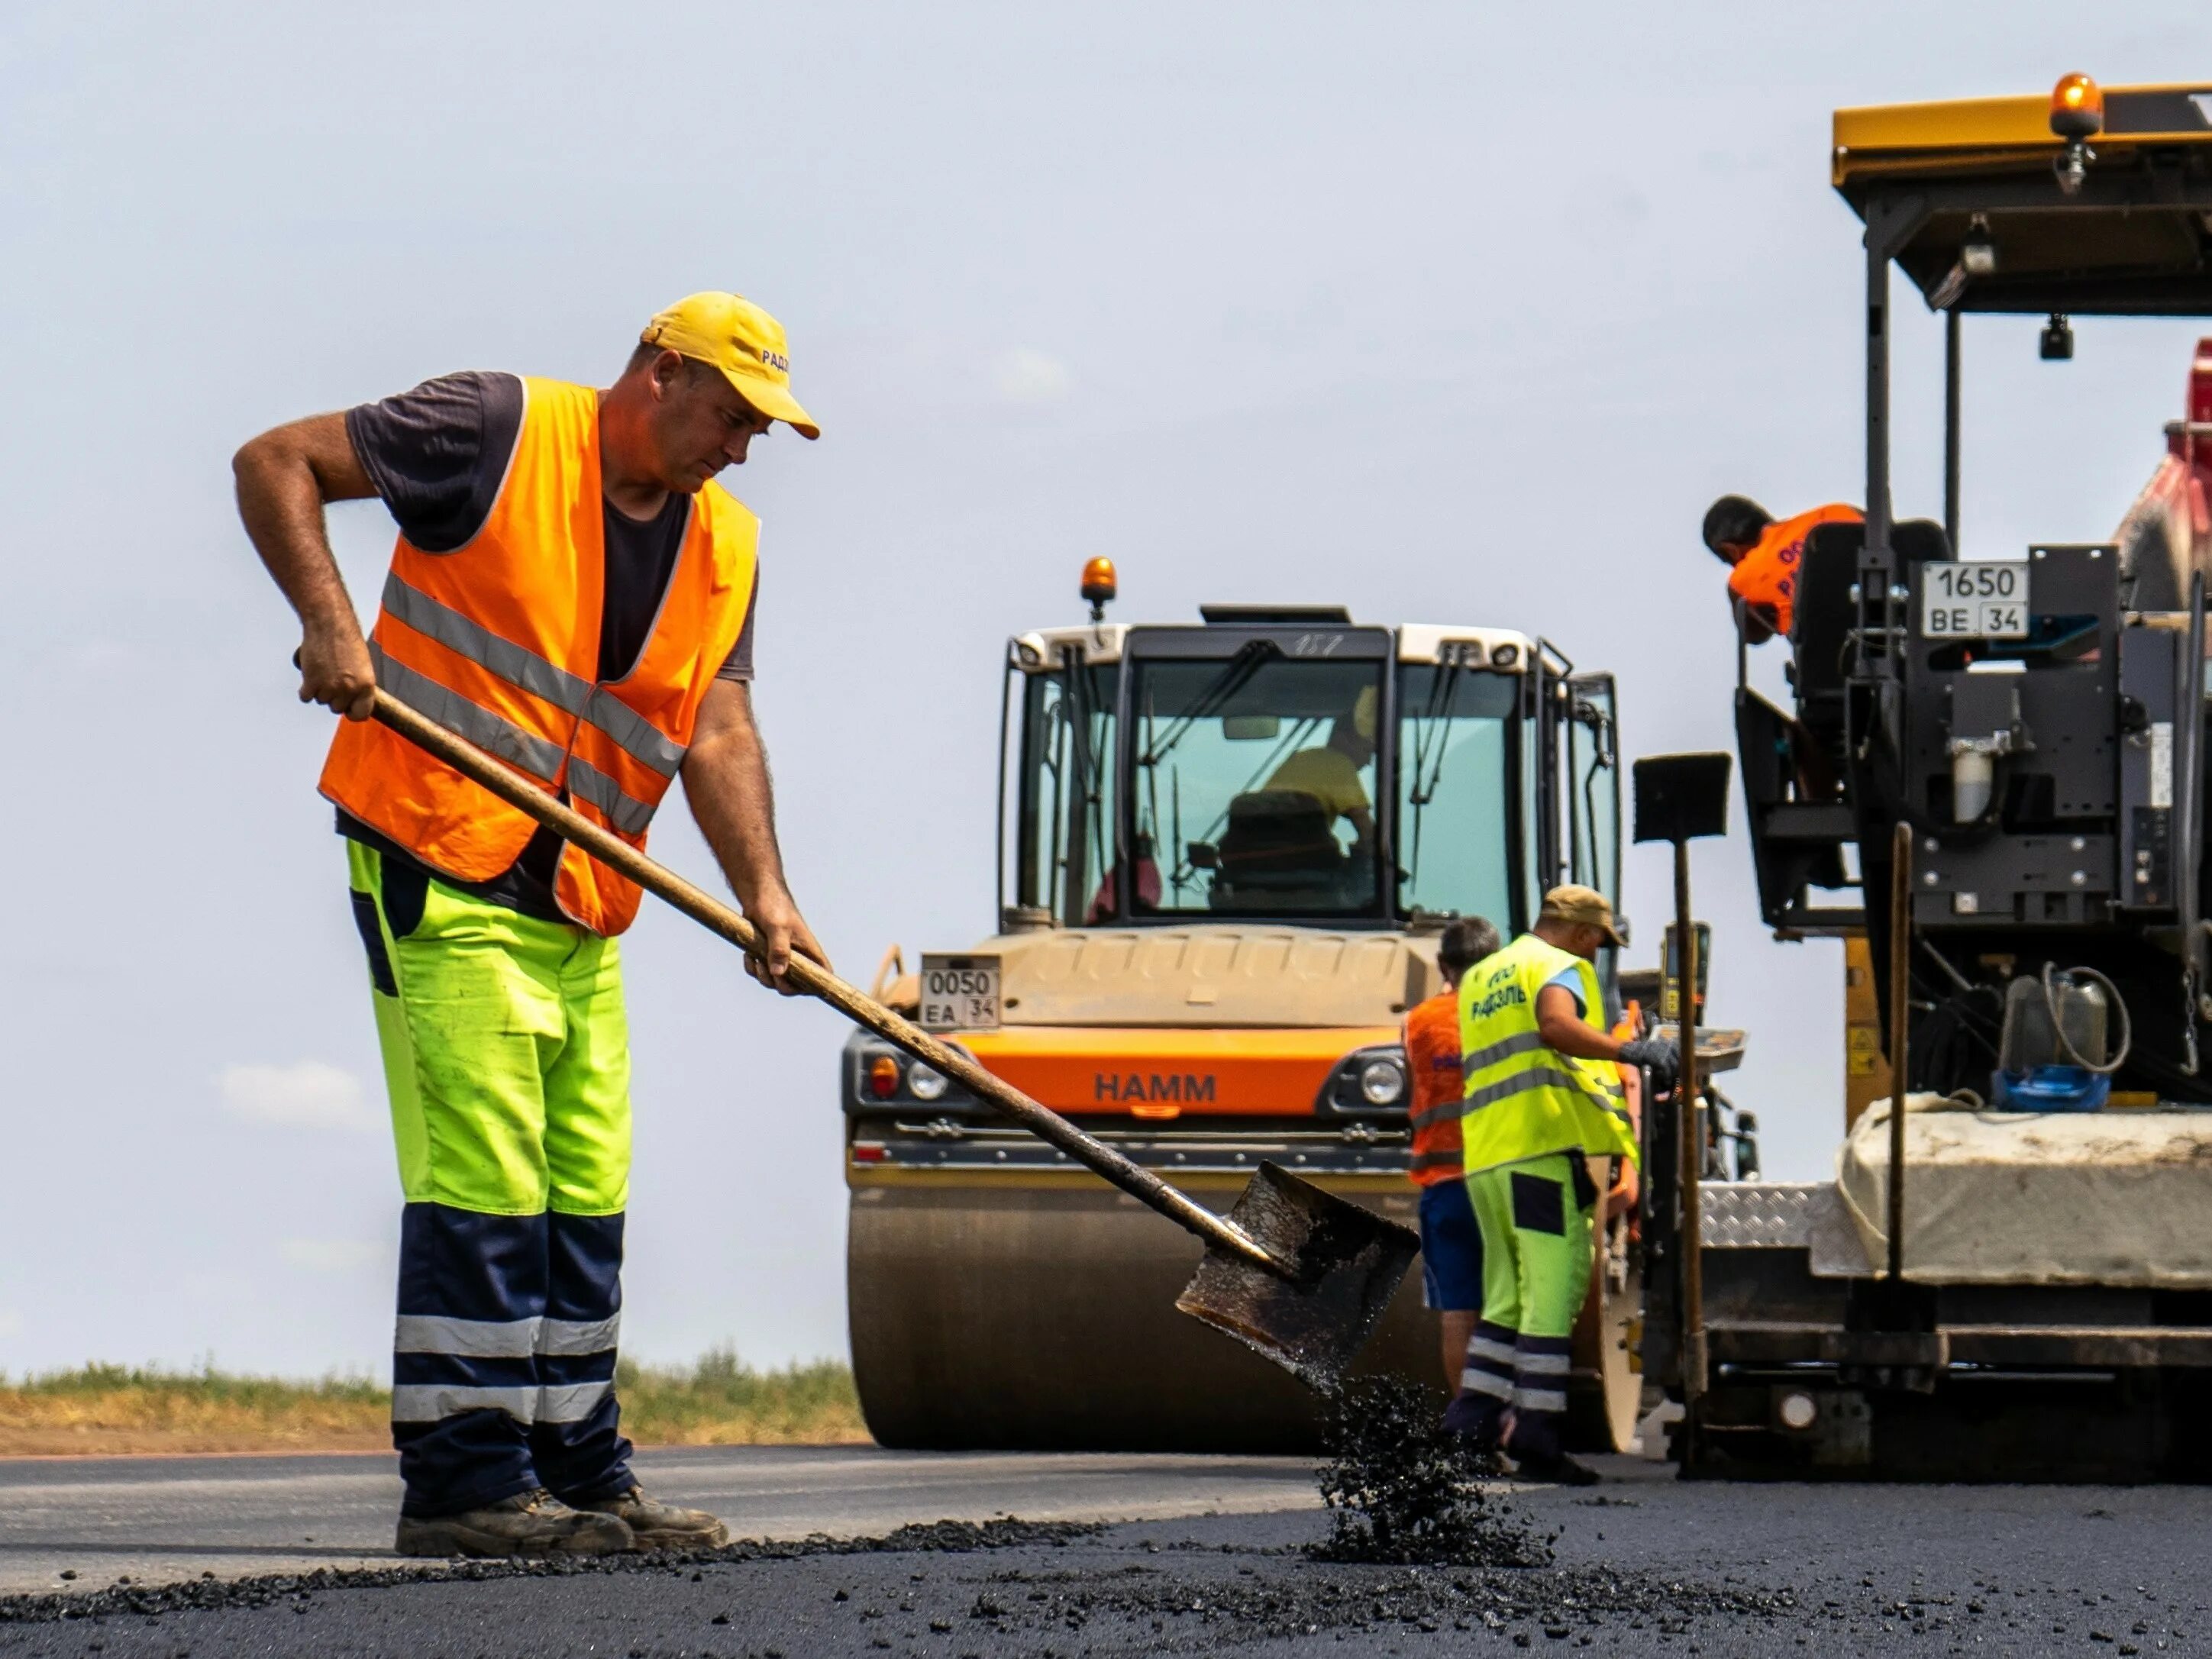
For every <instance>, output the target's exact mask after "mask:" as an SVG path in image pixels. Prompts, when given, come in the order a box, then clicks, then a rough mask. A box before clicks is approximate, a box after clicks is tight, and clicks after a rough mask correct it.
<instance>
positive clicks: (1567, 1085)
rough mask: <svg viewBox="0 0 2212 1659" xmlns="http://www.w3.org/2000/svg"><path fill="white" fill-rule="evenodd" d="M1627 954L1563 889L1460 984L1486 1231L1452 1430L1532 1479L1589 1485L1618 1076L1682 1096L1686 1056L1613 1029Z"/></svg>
mask: <svg viewBox="0 0 2212 1659" xmlns="http://www.w3.org/2000/svg"><path fill="white" fill-rule="evenodd" d="M1620 943H1622V940H1621V938H1620V934H1619V933H1618V932H1616V931H1615V929H1614V927H1613V907H1612V906H1611V905H1610V904H1609V903H1607V902H1606V899H1605V896H1604V895H1603V894H1601V893H1598V892H1595V891H1593V890H1591V889H1589V888H1587V887H1575V886H1568V887H1555V888H1553V890H1551V891H1550V892H1549V893H1547V894H1546V895H1545V896H1544V906H1543V908H1542V910H1541V912H1540V913H1539V914H1538V915H1537V918H1536V925H1535V927H1534V928H1533V929H1532V930H1531V931H1530V932H1528V933H1524V934H1522V936H1521V937H1520V938H1519V939H1515V940H1514V941H1513V943H1512V944H1510V945H1507V946H1506V947H1505V948H1504V950H1502V951H1498V953H1497V955H1495V956H1493V957H1489V958H1488V959H1487V960H1486V961H1484V962H1482V963H1478V964H1477V965H1476V966H1475V967H1474V969H1471V970H1470V971H1469V972H1468V974H1467V975H1466V976H1465V977H1464V978H1463V979H1462V980H1461V981H1460V992H1459V1023H1460V1066H1461V1074H1462V1078H1463V1079H1464V1080H1465V1081H1464V1085H1463V1092H1462V1100H1461V1113H1462V1116H1461V1119H1460V1143H1461V1147H1462V1158H1463V1159H1464V1162H1465V1164H1466V1169H1467V1185H1468V1198H1469V1200H1471V1201H1472V1203H1473V1205H1474V1216H1475V1221H1476V1223H1477V1225H1479V1226H1480V1228H1481V1230H1482V1264H1483V1271H1482V1317H1481V1319H1480V1322H1477V1324H1476V1326H1475V1328H1474V1336H1473V1337H1472V1338H1471V1339H1470V1340H1468V1362H1467V1370H1466V1373H1465V1375H1464V1376H1463V1377H1462V1384H1461V1387H1462V1392H1461V1394H1460V1396H1459V1398H1458V1399H1457V1400H1455V1401H1453V1402H1452V1405H1451V1408H1450V1410H1449V1412H1448V1413H1447V1414H1446V1417H1445V1422H1446V1424H1447V1425H1449V1426H1450V1427H1452V1428H1454V1429H1455V1430H1457V1431H1459V1432H1460V1433H1462V1435H1464V1436H1466V1437H1468V1439H1470V1440H1471V1441H1473V1442H1474V1443H1475V1444H1476V1445H1478V1446H1481V1447H1489V1446H1502V1447H1503V1449H1504V1451H1505V1452H1506V1454H1507V1455H1509V1456H1510V1457H1511V1458H1512V1459H1513V1461H1514V1462H1515V1463H1516V1465H1517V1466H1518V1468H1519V1469H1520V1471H1521V1473H1522V1474H1524V1475H1527V1476H1528V1477H1530V1478H1532V1479H1535V1480H1560V1481H1565V1482H1568V1483H1570V1484H1573V1485H1577V1486H1586V1485H1588V1484H1589V1483H1590V1482H1592V1481H1595V1480H1596V1479H1597V1474H1596V1472H1595V1471H1594V1470H1592V1469H1590V1468H1588V1467H1587V1466H1585V1465H1583V1464H1581V1463H1578V1462H1576V1461H1575V1460H1574V1459H1572V1458H1571V1457H1569V1456H1567V1455H1566V1454H1565V1449H1564V1447H1563V1445H1562V1443H1561V1438H1560V1431H1561V1429H1562V1427H1563V1426H1564V1423H1565V1416H1566V1410H1567V1393H1566V1390H1567V1378H1568V1375H1569V1373H1570V1370H1571V1363H1572V1362H1571V1358H1570V1354H1569V1344H1570V1339H1571V1337H1572V1335H1573V1333H1574V1328H1575V1319H1576V1316H1577V1315H1578V1314H1580V1313H1581V1311H1582V1306H1583V1301H1584V1300H1585V1299H1586V1298H1587V1297H1588V1296H1589V1276H1590V1267H1591V1264H1592V1261H1593V1260H1594V1256H1595V1232H1594V1227H1593V1223H1594V1220H1595V1211H1596V1207H1597V1200H1598V1194H1597V1190H1596V1188H1595V1184H1594V1183H1593V1182H1591V1180H1590V1178H1589V1169H1588V1166H1587V1164H1586V1162H1585V1160H1586V1159H1587V1158H1589V1157H1591V1156H1599V1157H1603V1156H1607V1155H1611V1156H1617V1157H1621V1158H1630V1159H1633V1158H1636V1156H1637V1149H1636V1133H1635V1130H1634V1127H1633V1126H1632V1124H1631V1122H1630V1121H1629V1115H1628V1111H1627V1108H1626V1104H1625V1103H1624V1101H1623V1098H1622V1091H1621V1086H1620V1073H1619V1071H1618V1069H1617V1067H1618V1066H1622V1065H1626V1066H1649V1067H1650V1069H1651V1071H1652V1073H1653V1074H1654V1080H1655V1082H1656V1083H1658V1084H1659V1085H1661V1086H1662V1087H1663V1086H1667V1085H1669V1084H1671V1083H1672V1081H1673V1078H1674V1070H1675V1065H1676V1057H1675V1054H1674V1045H1673V1044H1672V1043H1668V1042H1659V1041H1655V1040H1650V1039H1637V1040H1632V1041H1629V1042H1622V1041H1620V1039H1619V1038H1616V1037H1613V1036H1608V1035H1607V1033H1606V1032H1605V1030H1603V1029H1602V1026H1601V1024H1600V1023H1599V1022H1601V1021H1602V1020H1603V1018H1604V1007H1603V1004H1602V1000H1601V996H1600V994H1599V988H1598V980H1597V971H1596V969H1595V968H1594V967H1593V966H1592V965H1591V964H1592V963H1594V962H1595V960H1596V957H1597V953H1598V951H1600V950H1601V949H1602V948H1603V947H1604V946H1605V945H1608V944H1611V945H1619V944H1620Z"/></svg>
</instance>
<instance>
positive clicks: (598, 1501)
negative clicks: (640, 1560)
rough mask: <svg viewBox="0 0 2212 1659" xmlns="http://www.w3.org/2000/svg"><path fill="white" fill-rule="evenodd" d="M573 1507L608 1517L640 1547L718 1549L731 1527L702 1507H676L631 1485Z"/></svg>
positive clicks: (584, 1499)
mask: <svg viewBox="0 0 2212 1659" xmlns="http://www.w3.org/2000/svg"><path fill="white" fill-rule="evenodd" d="M576 1507H577V1508H578V1509H580V1510H590V1511H591V1512H592V1513H593V1514H595V1515H605V1516H612V1517H613V1518H614V1519H615V1520H616V1521H617V1522H621V1523H622V1525H623V1527H624V1528H627V1529H628V1531H629V1534H630V1535H631V1536H632V1537H634V1538H635V1539H636V1541H637V1542H636V1544H635V1547H636V1548H638V1549H641V1550H718V1549H720V1548H721V1547H722V1546H723V1545H725V1544H726V1543H728V1542H729V1541H730V1529H729V1528H727V1527H726V1526H724V1525H723V1524H722V1523H721V1522H720V1521H718V1520H716V1519H715V1518H714V1516H711V1515H709V1514H708V1513H707V1511H706V1510H679V1509H678V1508H677V1507H676V1505H674V1504H663V1503H661V1502H659V1500H658V1499H655V1498H647V1496H646V1495H645V1488H644V1487H642V1486H630V1487H628V1488H627V1489H625V1490H624V1491H622V1492H608V1493H605V1494H604V1495H603V1496H601V1497H598V1498H579V1499H578V1500H577V1503H576Z"/></svg>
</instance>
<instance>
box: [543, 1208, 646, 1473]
mask: <svg viewBox="0 0 2212 1659" xmlns="http://www.w3.org/2000/svg"><path fill="white" fill-rule="evenodd" d="M546 1221H547V1237H546V1243H547V1278H546V1293H545V1317H544V1320H543V1321H542V1322H540V1324H539V1327H538V1415H537V1419H536V1421H535V1422H534V1423H533V1424H532V1426H531V1430H530V1451H531V1455H532V1457H533V1458H534V1459H535V1460H536V1462H537V1464H538V1474H539V1475H540V1476H541V1477H543V1479H544V1482H545V1484H546V1486H549V1487H550V1488H551V1489H552V1491H553V1492H554V1493H555V1494H556V1496H558V1497H560V1498H563V1499H565V1500H566V1501H568V1502H569V1503H571V1504H574V1503H577V1502H578V1501H579V1500H581V1499H587V1498H604V1497H605V1496H607V1495H608V1494H609V1493H611V1492H620V1491H623V1490H626V1489H627V1488H628V1487H629V1485H630V1483H631V1475H630V1469H629V1454H630V1443H629V1441H628V1440H625V1439H624V1438H623V1433H622V1428H621V1424H620V1415H621V1406H620V1403H619V1402H618V1401H617V1399H616V1398H615V1354H616V1349H617V1343H618V1340H619V1337H620V1332H621V1322H622V1256H623V1218H622V1217H621V1216H620V1215H562V1213H561V1212H558V1211H557V1210H556V1211H555V1212H553V1213H552V1214H551V1215H550V1216H548V1217H547V1218H546Z"/></svg>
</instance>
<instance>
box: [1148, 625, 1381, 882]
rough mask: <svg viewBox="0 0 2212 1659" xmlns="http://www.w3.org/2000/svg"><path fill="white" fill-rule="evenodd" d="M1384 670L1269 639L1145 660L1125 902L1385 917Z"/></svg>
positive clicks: (1377, 663) (1366, 662) (1376, 666)
mask: <svg viewBox="0 0 2212 1659" xmlns="http://www.w3.org/2000/svg"><path fill="white" fill-rule="evenodd" d="M1132 690H1133V708H1132V709H1131V729H1130V732H1129V744H1130V746H1131V749H1132V750H1133V766H1132V767H1131V769H1130V773H1129V777H1130V790H1131V805H1132V807H1133V814H1134V819H1135V838H1134V854H1135V857H1134V860H1133V889H1134V890H1133V893H1132V894H1131V896H1130V897H1131V908H1132V909H1133V910H1134V911H1135V912H1136V913H1138V914H1139V915H1142V914H1146V913H1148V912H1149V913H1152V914H1155V915H1216V916H1218V915H1302V916H1328V915H1373V914H1377V913H1378V900H1377V895H1378V893H1379V891H1380V876H1381V872H1382V868H1383V857H1382V845H1381V841H1380V837H1379V836H1378V835H1377V832H1376V817H1377V814H1376V806H1375V801H1376V751H1377V742H1376V732H1377V726H1378V722H1379V720H1381V710H1382V693H1383V664H1382V663H1380V662H1376V661H1365V662H1311V661H1301V660H1295V659H1287V658H1285V657H1284V656H1282V655H1281V654H1280V653H1277V652H1273V651H1270V650H1267V649H1266V648H1264V647H1255V648H1250V649H1248V650H1246V651H1243V652H1240V653H1237V655H1236V656H1233V657H1231V658H1229V659H1227V660H1225V661H1224V660H1222V659H1214V660H1211V661H1199V662H1178V661H1174V660H1167V661H1159V660H1154V661H1151V662H1146V663H1144V664H1142V665H1140V666H1139V668H1138V670H1137V674H1136V682H1135V684H1134V686H1133V688H1132Z"/></svg>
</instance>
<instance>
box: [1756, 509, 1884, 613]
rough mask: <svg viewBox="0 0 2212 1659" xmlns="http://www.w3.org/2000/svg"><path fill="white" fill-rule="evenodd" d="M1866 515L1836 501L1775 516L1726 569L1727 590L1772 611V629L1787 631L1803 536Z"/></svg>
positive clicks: (1859, 520)
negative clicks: (1807, 510)
mask: <svg viewBox="0 0 2212 1659" xmlns="http://www.w3.org/2000/svg"><path fill="white" fill-rule="evenodd" d="M1865 520H1866V514H1865V513H1862V512H1860V511H1859V510H1858V508H1857V507H1845V506H1844V505H1843V503H1841V502H1840V501H1837V502H1832V503H1830V504H1829V505H1828V506H1826V507H1814V509H1813V510H1812V511H1811V512H1810V513H1799V514H1798V515H1797V516H1796V518H1794V519H1778V520H1776V521H1775V522H1774V523H1772V524H1771V525H1769V526H1766V528H1765V529H1764V530H1762V531H1760V532H1759V541H1758V543H1757V544H1755V545H1754V546H1753V548H1752V550H1751V551H1750V552H1748V553H1747V554H1745V555H1744V556H1743V557H1742V559H1741V561H1740V562H1738V563H1737V565H1736V567H1735V569H1733V570H1731V571H1730V572H1729V581H1728V585H1729V592H1731V593H1733V594H1735V596H1736V598H1738V599H1741V600H1743V601H1744V602H1745V603H1746V604H1748V605H1756V606H1759V607H1760V608H1761V609H1763V610H1766V611H1772V612H1773V613H1774V631H1775V632H1776V633H1778V634H1783V635H1786V634H1788V633H1789V632H1790V618H1791V617H1794V616H1795V615H1796V610H1797V569H1798V567H1799V566H1800V565H1801V564H1802V563H1803V562H1804V558H1805V538H1806V537H1808V536H1809V535H1811V534H1812V533H1813V532H1814V529H1816V528H1817V527H1818V526H1821V525H1824V524H1861V523H1863V522H1864V521H1865Z"/></svg>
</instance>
